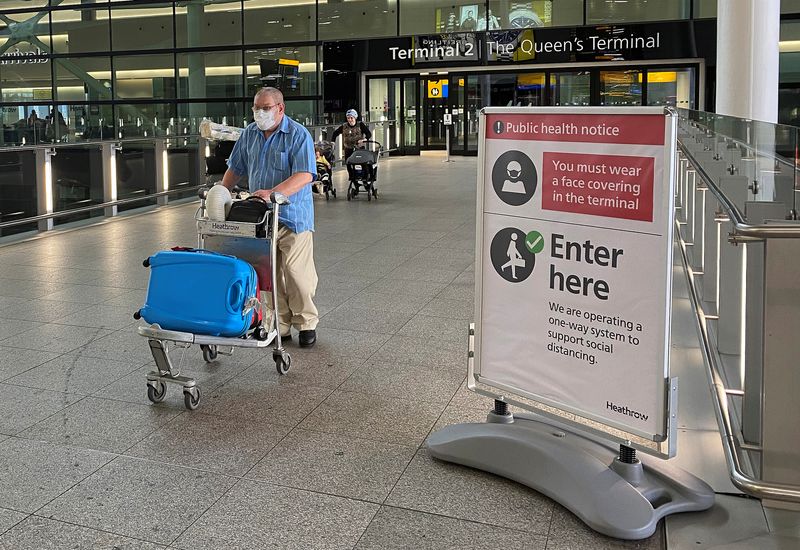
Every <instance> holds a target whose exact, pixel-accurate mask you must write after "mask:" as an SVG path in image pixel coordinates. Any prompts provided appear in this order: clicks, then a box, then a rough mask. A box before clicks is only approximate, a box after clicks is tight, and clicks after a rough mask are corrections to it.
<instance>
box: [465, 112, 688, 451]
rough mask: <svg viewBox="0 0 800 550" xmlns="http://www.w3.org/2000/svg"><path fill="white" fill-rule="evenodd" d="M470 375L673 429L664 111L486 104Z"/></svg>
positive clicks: (603, 416) (670, 146)
mask: <svg viewBox="0 0 800 550" xmlns="http://www.w3.org/2000/svg"><path fill="white" fill-rule="evenodd" d="M481 122H482V126H481V140H482V147H481V149H480V152H481V155H480V158H479V161H480V165H479V169H478V170H479V175H478V180H479V190H478V241H479V242H478V244H479V246H478V248H477V250H478V251H479V252H478V255H479V257H478V268H477V274H478V277H476V285H477V292H476V309H477V314H478V315H477V322H476V341H475V351H476V353H475V367H474V368H475V373H476V376H477V380H478V381H480V382H481V383H484V384H487V385H490V386H494V387H496V388H499V389H503V390H505V391H508V392H511V393H516V394H518V395H521V396H524V397H529V398H532V399H534V400H537V401H540V402H542V403H546V404H549V405H553V406H556V407H558V408H560V409H563V410H566V411H570V412H574V413H577V414H579V415H581V416H585V417H588V418H592V419H594V420H598V421H599V422H601V423H603V424H605V425H609V426H613V427H616V428H620V429H622V430H625V431H627V432H629V433H633V434H637V435H641V436H643V437H647V438H649V439H651V440H654V441H661V440H663V439H664V438H665V437H666V435H667V414H668V413H667V410H666V409H667V408H668V403H667V402H666V400H667V394H668V387H669V354H668V351H669V326H670V311H671V309H670V307H671V273H672V220H673V185H672V178H673V173H674V155H675V118H674V116H670V115H667V114H665V112H664V110H663V109H662V108H649V107H642V108H624V109H613V108H603V109H597V108H501V107H498V108H491V107H490V108H486V109H484V111H483V115H482V120H481Z"/></svg>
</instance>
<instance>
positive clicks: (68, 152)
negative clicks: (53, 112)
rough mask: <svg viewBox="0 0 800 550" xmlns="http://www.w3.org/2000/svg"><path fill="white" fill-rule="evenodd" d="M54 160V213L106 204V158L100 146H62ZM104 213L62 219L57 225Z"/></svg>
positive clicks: (55, 222) (74, 215) (57, 221)
mask: <svg viewBox="0 0 800 550" xmlns="http://www.w3.org/2000/svg"><path fill="white" fill-rule="evenodd" d="M55 151H56V154H55V155H53V156H52V157H51V160H50V163H51V170H52V181H53V211H54V212H64V211H67V210H73V209H75V208H83V207H86V206H91V205H93V204H101V203H102V202H103V155H102V151H101V149H100V146H99V145H93V146H90V145H75V146H61V147H58V148H57V149H56V150H55ZM102 215H103V210H102V209H97V210H92V211H90V212H80V213H76V214H71V215H69V216H59V217H57V218H55V219H54V220H53V223H54V225H59V224H64V223H69V222H74V221H78V220H84V219H87V218H91V217H97V216H102Z"/></svg>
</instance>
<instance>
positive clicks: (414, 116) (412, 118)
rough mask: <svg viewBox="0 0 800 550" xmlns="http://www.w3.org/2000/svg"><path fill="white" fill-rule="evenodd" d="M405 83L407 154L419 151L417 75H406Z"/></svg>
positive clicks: (403, 122) (404, 125) (404, 121)
mask: <svg viewBox="0 0 800 550" xmlns="http://www.w3.org/2000/svg"><path fill="white" fill-rule="evenodd" d="M402 81H403V85H402V90H403V96H402V97H403V117H402V119H403V120H402V127H403V141H402V143H403V149H402V153H403V154H405V155H408V154H416V153H419V141H418V136H419V95H418V94H417V77H415V76H412V77H404V78H403V79H402Z"/></svg>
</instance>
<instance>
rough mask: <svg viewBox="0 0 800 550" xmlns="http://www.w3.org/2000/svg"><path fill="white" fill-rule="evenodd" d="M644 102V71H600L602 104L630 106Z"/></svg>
mask: <svg viewBox="0 0 800 550" xmlns="http://www.w3.org/2000/svg"><path fill="white" fill-rule="evenodd" d="M643 102H644V95H643V94H642V71H639V70H635V69H634V70H625V71H600V105H603V106H610V107H630V106H635V105H642V104H643Z"/></svg>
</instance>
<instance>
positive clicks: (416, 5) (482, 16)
mask: <svg viewBox="0 0 800 550" xmlns="http://www.w3.org/2000/svg"><path fill="white" fill-rule="evenodd" d="M485 28H486V3H485V2H476V1H474V0H455V1H454V0H434V1H431V0H403V1H402V2H401V3H400V34H425V33H450V32H475V31H480V30H484V29H485Z"/></svg>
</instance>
